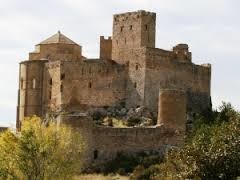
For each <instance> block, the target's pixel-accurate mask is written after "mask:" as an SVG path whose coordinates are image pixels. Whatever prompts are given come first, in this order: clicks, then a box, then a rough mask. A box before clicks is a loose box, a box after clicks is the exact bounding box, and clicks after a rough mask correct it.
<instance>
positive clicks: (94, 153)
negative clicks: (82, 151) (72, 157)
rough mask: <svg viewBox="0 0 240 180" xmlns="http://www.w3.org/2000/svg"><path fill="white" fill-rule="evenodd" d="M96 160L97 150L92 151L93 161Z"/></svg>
mask: <svg viewBox="0 0 240 180" xmlns="http://www.w3.org/2000/svg"><path fill="white" fill-rule="evenodd" d="M97 158H98V150H95V151H93V159H97Z"/></svg>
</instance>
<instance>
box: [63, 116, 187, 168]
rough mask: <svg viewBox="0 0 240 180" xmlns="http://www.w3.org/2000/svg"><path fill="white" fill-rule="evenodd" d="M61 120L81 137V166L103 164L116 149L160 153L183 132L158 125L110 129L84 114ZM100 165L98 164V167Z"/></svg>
mask: <svg viewBox="0 0 240 180" xmlns="http://www.w3.org/2000/svg"><path fill="white" fill-rule="evenodd" d="M61 122H62V123H65V124H68V125H71V126H72V127H73V128H74V129H75V130H76V131H78V132H80V134H81V135H82V136H83V139H84V140H85V148H86V149H85V150H86V154H85V157H84V159H85V161H84V164H85V167H88V166H90V167H91V166H93V165H98V166H99V165H101V164H105V163H107V162H108V161H110V160H111V159H114V158H115V157H116V155H117V154H118V153H119V152H123V153H128V154H135V153H137V152H143V151H144V152H152V151H156V152H159V153H160V154H161V153H164V152H165V151H166V149H168V148H169V147H171V146H174V147H175V146H179V145H181V144H182V143H183V140H184V139H183V137H184V133H183V132H175V131H172V130H169V129H166V128H165V127H164V126H161V127H148V128H111V127H100V126H96V125H94V124H93V122H92V121H91V119H88V118H87V117H65V120H61ZM100 167H101V166H100Z"/></svg>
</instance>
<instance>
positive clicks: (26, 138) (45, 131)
mask: <svg viewBox="0 0 240 180" xmlns="http://www.w3.org/2000/svg"><path fill="white" fill-rule="evenodd" d="M83 148H84V145H83V141H82V139H81V136H80V135H79V134H75V132H73V131H72V130H71V129H70V128H68V127H65V126H60V127H57V126H56V123H55V122H53V121H47V123H46V121H45V122H43V121H42V120H41V119H40V118H38V117H35V116H34V117H32V118H27V119H25V120H24V122H23V124H22V129H21V132H19V133H18V132H17V133H15V132H12V131H6V132H3V133H1V134H0V179H36V180H37V179H39V180H40V179H70V178H71V177H72V176H73V175H75V174H76V173H78V172H79V171H80V169H79V168H80V166H81V161H82V155H83Z"/></svg>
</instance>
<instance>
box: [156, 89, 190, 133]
mask: <svg viewBox="0 0 240 180" xmlns="http://www.w3.org/2000/svg"><path fill="white" fill-rule="evenodd" d="M186 115H187V100H186V94H185V92H184V91H181V90H174V89H162V90H160V91H159V106H158V125H164V126H165V127H166V128H167V129H171V130H178V131H181V132H185V130H186V122H187V117H186Z"/></svg>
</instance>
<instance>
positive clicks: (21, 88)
mask: <svg viewBox="0 0 240 180" xmlns="http://www.w3.org/2000/svg"><path fill="white" fill-rule="evenodd" d="M20 83H21V84H20V86H21V89H23V78H21V82H20Z"/></svg>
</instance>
